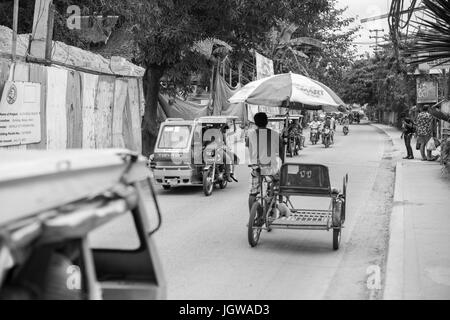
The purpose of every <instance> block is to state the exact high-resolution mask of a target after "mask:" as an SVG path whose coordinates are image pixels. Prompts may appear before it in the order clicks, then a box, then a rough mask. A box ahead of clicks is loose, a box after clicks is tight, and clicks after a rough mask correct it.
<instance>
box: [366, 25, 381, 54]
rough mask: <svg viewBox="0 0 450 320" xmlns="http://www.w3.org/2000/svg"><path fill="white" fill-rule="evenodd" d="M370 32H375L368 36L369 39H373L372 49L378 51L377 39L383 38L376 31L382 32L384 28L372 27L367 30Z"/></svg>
mask: <svg viewBox="0 0 450 320" xmlns="http://www.w3.org/2000/svg"><path fill="white" fill-rule="evenodd" d="M369 32H370V33H373V32H374V33H375V36H370V37H369V39H375V49H374V51H375V52H377V51H378V48H379V46H378V40H379V39H384V37H383V36H379V35H378V33H380V32H384V29H373V30H369Z"/></svg>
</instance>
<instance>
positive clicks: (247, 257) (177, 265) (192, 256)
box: [156, 125, 393, 299]
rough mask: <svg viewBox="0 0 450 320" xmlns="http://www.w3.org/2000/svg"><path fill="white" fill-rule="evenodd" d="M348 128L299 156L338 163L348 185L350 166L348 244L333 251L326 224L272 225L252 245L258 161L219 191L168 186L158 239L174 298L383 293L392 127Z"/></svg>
mask: <svg viewBox="0 0 450 320" xmlns="http://www.w3.org/2000/svg"><path fill="white" fill-rule="evenodd" d="M340 131H341V130H340V128H338V132H337V136H336V144H335V145H333V146H332V148H330V149H325V148H324V147H323V146H321V145H317V146H311V145H309V144H307V148H306V149H305V151H303V153H302V154H301V156H300V157H298V158H296V159H294V160H295V161H301V162H311V163H323V164H325V165H328V166H329V167H330V175H331V180H332V183H333V185H335V186H338V187H339V188H341V186H342V177H343V175H344V174H345V173H347V172H348V173H349V175H350V183H349V189H348V192H349V200H348V209H347V210H348V213H347V222H346V228H345V230H344V232H343V237H342V243H341V249H340V250H339V251H337V252H335V251H333V250H332V233H331V232H325V231H295V230H292V231H287V230H275V231H273V232H271V233H267V232H263V234H262V235H261V240H260V243H259V245H258V247H257V248H253V249H252V248H250V247H249V245H248V243H247V230H246V227H245V226H246V223H247V219H248V211H247V189H248V186H247V180H248V170H249V169H248V168H247V167H240V168H238V169H237V172H236V175H237V177H238V178H239V179H240V182H239V183H238V184H231V185H229V187H228V188H227V189H225V190H216V191H215V192H214V194H213V195H212V197H209V198H206V197H205V196H204V195H203V193H202V190H201V188H197V187H190V188H177V189H174V190H170V191H164V190H162V189H160V190H158V193H159V201H160V205H161V207H162V211H163V214H164V216H163V218H164V221H163V227H162V229H161V230H160V231H159V233H158V234H157V235H156V242H157V245H158V248H159V252H160V255H161V256H162V262H163V267H164V270H165V276H166V279H167V281H168V298H169V299H324V298H325V299H335V298H345V299H360V298H362V299H366V298H377V297H379V294H380V291H378V290H368V289H367V285H366V279H367V277H368V275H367V274H366V271H367V268H368V267H369V266H371V265H375V266H377V265H379V266H380V267H381V270H382V271H383V268H384V267H383V266H384V258H385V252H384V251H385V248H386V241H387V225H388V211H389V210H388V209H389V203H390V197H391V196H392V194H391V192H392V190H391V189H392V182H393V180H392V179H393V170H392V168H391V161H390V158H389V152H390V148H391V146H390V144H389V141H388V140H387V139H388V138H387V136H385V135H383V134H382V133H381V132H380V131H377V129H376V128H374V127H372V126H370V125H355V126H351V133H350V135H349V136H347V137H344V136H343V135H342V133H341V132H340ZM308 201H309V200H308ZM307 203H309V202H307ZM369 270H372V269H369ZM373 270H376V268H375V269H373ZM370 272H372V271H370ZM372 275H374V276H376V275H377V272H374V273H373V274H372ZM375 288H376V286H375Z"/></svg>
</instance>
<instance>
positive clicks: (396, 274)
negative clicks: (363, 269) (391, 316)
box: [383, 162, 405, 300]
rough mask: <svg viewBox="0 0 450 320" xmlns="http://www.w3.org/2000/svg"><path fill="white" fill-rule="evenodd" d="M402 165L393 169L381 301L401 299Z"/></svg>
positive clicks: (403, 235)
mask: <svg viewBox="0 0 450 320" xmlns="http://www.w3.org/2000/svg"><path fill="white" fill-rule="evenodd" d="M402 174H403V165H402V163H401V162H398V163H397V166H396V169H395V191H394V207H393V209H392V214H391V221H390V225H389V246H388V257H387V263H386V281H385V286H384V292H383V300H402V299H403V287H404V283H403V282H404V280H403V270H404V239H405V232H404V215H405V210H404V206H403V201H404V199H403V192H402V190H403V189H402V188H403V179H402V177H403V176H402Z"/></svg>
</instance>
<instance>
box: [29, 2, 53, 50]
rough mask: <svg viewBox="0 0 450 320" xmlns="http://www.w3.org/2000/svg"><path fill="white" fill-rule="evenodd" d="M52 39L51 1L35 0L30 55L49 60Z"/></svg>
mask: <svg viewBox="0 0 450 320" xmlns="http://www.w3.org/2000/svg"><path fill="white" fill-rule="evenodd" d="M52 37H53V0H35V7H34V19H33V32H32V39H31V47H30V54H31V56H32V57H33V58H37V59H50V57H51V45H52Z"/></svg>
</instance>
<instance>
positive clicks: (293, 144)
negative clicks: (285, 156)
mask: <svg viewBox="0 0 450 320" xmlns="http://www.w3.org/2000/svg"><path fill="white" fill-rule="evenodd" d="M298 140H299V139H298V138H297V137H296V135H295V134H293V133H291V134H290V135H289V139H288V145H287V149H288V150H287V151H288V153H289V156H290V157H291V158H292V157H294V156H298V154H299V152H298V151H299V150H300V145H299V141H298Z"/></svg>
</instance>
